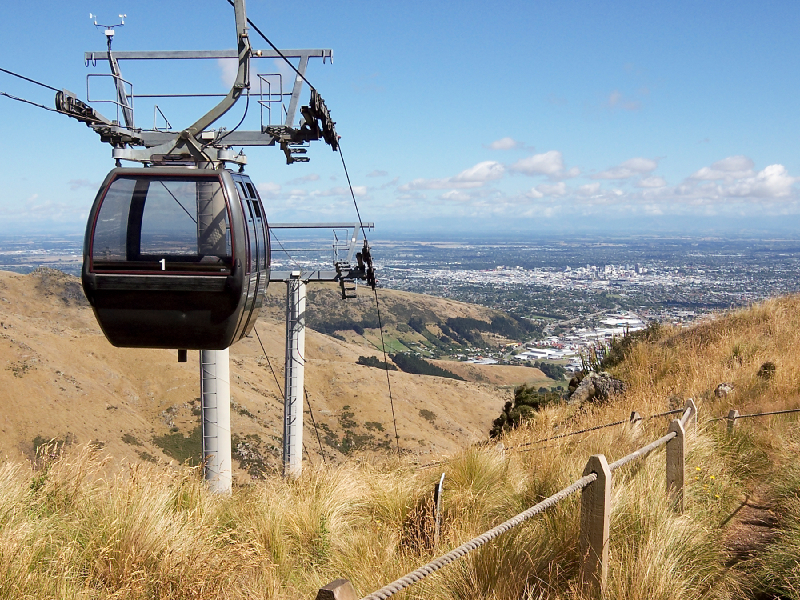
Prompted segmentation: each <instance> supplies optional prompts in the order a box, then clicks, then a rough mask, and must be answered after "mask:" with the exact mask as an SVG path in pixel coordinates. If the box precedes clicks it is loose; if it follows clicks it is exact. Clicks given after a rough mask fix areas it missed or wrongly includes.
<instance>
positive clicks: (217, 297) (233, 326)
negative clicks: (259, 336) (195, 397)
mask: <svg viewBox="0 0 800 600" xmlns="http://www.w3.org/2000/svg"><path fill="white" fill-rule="evenodd" d="M269 257H270V252H269V235H268V226H267V220H266V216H265V214H264V208H263V206H262V204H261V199H260V198H259V196H258V192H257V191H256V188H255V186H254V185H253V183H252V182H251V181H250V178H249V177H247V176H246V175H243V174H240V173H233V172H231V171H228V170H225V169H201V168H193V167H148V168H127V169H126V168H118V169H114V170H113V171H111V173H109V174H108V176H107V177H106V179H105V181H104V182H103V185H102V187H101V188H100V191H99V192H98V193H97V197H96V198H95V201H94V205H93V206H92V210H91V212H90V213H89V220H88V223H87V225H86V237H85V240H84V248H83V276H82V282H83V289H84V292H85V293H86V297H87V298H88V299H89V302H90V303H91V305H92V308H93V309H94V313H95V316H96V317H97V321H98V323H99V324H100V327H101V328H102V330H103V333H105V335H106V337H107V338H108V340H109V341H110V342H111V343H112V344H113V345H114V346H119V347H125V348H177V349H190V350H192V349H193V350H222V349H224V348H227V347H229V346H230V345H231V344H233V343H234V342H236V341H238V340H240V339H241V338H242V337H244V336H245V335H247V334H248V333H249V332H250V331H251V330H252V328H253V326H254V324H255V321H256V318H257V317H258V313H259V309H260V307H261V306H262V302H263V299H264V295H265V292H266V288H267V284H268V282H269Z"/></svg>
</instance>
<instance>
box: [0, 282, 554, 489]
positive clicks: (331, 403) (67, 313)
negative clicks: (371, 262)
mask: <svg viewBox="0 0 800 600" xmlns="http://www.w3.org/2000/svg"><path fill="white" fill-rule="evenodd" d="M274 287H275V288H276V289H275V290H273V296H274V298H282V296H281V295H280V294H279V292H280V289H279V286H274ZM312 287H313V286H312ZM336 294H337V292H336V290H335V289H330V290H326V291H324V293H323V291H320V292H319V293H317V294H316V295H315V297H317V298H320V299H321V302H322V304H321V305H322V306H323V307H328V306H330V307H331V308H330V310H333V307H336V309H337V310H340V311H350V310H355V311H358V310H360V308H359V307H369V306H371V305H370V304H369V301H372V302H373V305H374V300H373V299H371V298H370V297H369V296H365V297H363V298H360V299H359V300H358V301H356V302H355V303H345V302H342V300H341V299H340V298H339V297H338V296H337V295H336ZM381 297H382V298H384V299H385V305H386V308H385V313H386V316H387V319H397V318H398V317H397V315H395V314H394V312H392V311H394V310H396V311H398V313H399V314H401V315H405V314H415V313H416V312H423V313H424V314H429V313H430V314H432V315H439V317H440V318H447V316H463V315H467V316H473V317H475V316H480V315H482V314H483V312H482V311H485V309H482V308H480V307H475V306H470V305H467V304H463V303H454V302H449V301H447V300H441V299H437V298H429V297H425V296H419V295H415V294H406V293H397V294H394V293H393V292H391V291H385V290H384V291H381ZM276 301H277V300H276ZM273 312H275V311H273ZM268 313H269V311H268ZM342 314H344V312H343V313H342ZM270 315H271V313H269V314H267V315H266V316H265V317H264V318H261V319H259V322H258V325H257V330H258V332H259V335H260V338H261V341H262V342H263V343H264V346H265V348H266V351H267V355H268V356H269V364H271V365H272V367H273V368H274V369H275V373H276V376H277V380H278V383H277V384H276V382H275V380H274V378H273V376H272V373H271V372H270V370H269V365H268V362H267V361H266V360H265V359H264V355H263V352H262V349H261V346H260V344H259V340H258V339H256V338H255V337H253V338H249V339H246V340H243V341H241V342H239V343H237V344H236V345H234V347H233V348H232V349H231V376H232V384H233V385H232V396H233V400H234V402H235V403H236V404H235V405H234V409H235V410H234V411H233V412H232V417H231V418H232V430H233V432H234V433H235V434H236V435H238V436H239V437H240V438H241V439H243V440H245V442H246V443H247V445H248V446H249V447H250V448H251V449H254V450H255V451H256V452H258V453H260V455H261V456H262V457H263V460H260V461H255V465H254V466H255V467H256V468H266V469H267V470H269V469H277V467H278V463H279V460H280V447H281V441H280V440H281V422H282V411H283V400H282V398H281V389H282V386H283V358H284V335H285V333H284V332H285V325H284V323H283V319H284V318H285V317H284V314H283V312H282V311H277V312H275V315H273V316H270ZM351 333H353V336H354V337H353V340H352V341H351V342H342V341H340V340H336V339H333V338H331V337H329V336H325V335H321V334H319V333H317V332H314V331H311V330H308V331H307V336H306V348H307V356H306V358H307V368H306V389H307V391H308V396H309V400H310V402H311V405H312V407H313V410H314V417H315V418H316V420H317V423H318V424H319V425H320V427H322V428H323V431H321V435H320V437H321V439H322V444H323V450H322V453H323V454H324V456H325V459H326V460H328V461H331V460H333V461H337V460H342V459H344V454H343V450H350V451H351V454H352V453H355V454H362V453H376V454H379V455H383V454H385V453H386V448H385V446H386V445H387V444H388V443H390V442H392V443H393V441H394V438H393V434H394V431H393V425H392V418H391V409H390V405H389V398H388V393H387V385H386V375H385V373H384V372H382V371H380V370H378V369H373V368H369V367H364V366H360V365H357V364H356V360H357V359H358V356H359V355H362V354H366V355H373V356H379V354H378V352H377V351H376V350H375V349H374V348H372V347H371V346H370V344H369V343H368V342H367V341H366V340H365V339H364V338H360V339H357V336H355V334H354V332H351ZM189 355H190V356H189V361H188V362H187V363H177V362H176V357H175V352H174V351H169V350H130V349H120V348H114V347H112V346H111V345H110V344H109V343H108V342H107V341H106V340H105V338H104V337H103V335H102V334H101V332H100V331H99V328H98V326H97V324H96V323H95V320H94V317H93V315H92V311H91V309H90V308H89V307H88V305H86V302H85V300H84V299H83V294H82V292H81V290H80V283H79V280H78V279H76V278H74V277H70V276H67V275H64V274H62V273H59V272H57V271H49V272H43V273H34V274H31V275H18V274H14V273H5V272H0V388H2V389H3V393H2V394H0V410H1V411H2V413H3V415H4V416H3V421H2V425H0V428H1V429H2V431H1V432H0V433H2V435H0V457H7V458H9V459H12V460H19V459H23V458H24V457H28V458H30V457H31V456H32V453H33V449H34V439H37V438H39V439H45V440H46V439H50V438H57V439H61V440H65V439H69V440H70V441H72V442H73V445H74V446H80V445H82V444H85V443H87V442H90V441H94V442H97V443H98V445H102V446H103V451H104V452H107V453H109V454H110V455H112V456H113V457H114V458H115V460H114V461H113V462H112V463H111V464H112V465H117V464H121V463H122V462H134V463H136V462H141V461H142V460H156V461H159V462H160V463H162V464H166V463H169V461H170V460H173V462H174V461H175V460H177V461H178V462H180V461H181V460H182V458H183V457H184V456H187V455H188V454H187V453H191V452H193V453H194V455H195V456H199V454H200V449H199V446H197V444H196V443H194V445H192V444H193V440H194V441H196V437H197V436H196V435H195V436H194V437H193V434H194V433H195V431H196V428H197V427H198V424H199V417H198V415H197V411H198V404H197V402H196V400H195V399H196V398H197V397H198V396H199V389H198V388H199V384H198V370H197V369H198V367H197V360H198V359H197V353H196V352H190V353H189ZM380 357H381V359H382V355H380ZM479 375H480V373H479V372H478V373H476V376H475V377H474V378H472V380H471V381H467V382H455V381H451V382H447V383H441V382H439V381H438V378H432V377H424V376H416V375H408V374H406V373H399V372H392V374H391V379H392V390H393V392H394V400H395V410H396V414H397V419H398V432H399V435H400V438H401V439H400V443H401V446H402V448H403V449H404V450H406V451H408V452H412V453H414V454H416V455H418V456H419V459H420V460H422V461H423V462H427V461H429V460H433V459H434V458H439V457H440V456H442V455H444V454H450V453H453V452H457V451H458V450H459V449H460V448H463V447H464V446H465V445H468V444H470V443H472V442H475V441H478V440H481V439H483V438H484V437H485V435H486V432H487V431H488V429H489V428H490V426H491V422H492V419H494V418H495V417H496V416H497V413H498V411H499V410H500V407H501V406H502V405H503V402H504V401H505V398H506V396H507V395H508V394H509V393H510V392H509V391H508V390H499V391H498V386H508V385H509V384H515V383H521V382H522V381H525V380H526V379H536V378H537V377H540V376H541V372H540V371H538V370H537V369H527V368H520V369H518V370H517V371H515V372H513V373H508V374H506V375H504V376H501V377H499V378H493V379H492V380H491V381H488V378H486V377H483V378H482V377H479ZM346 407H347V408H346ZM305 408H306V410H307V407H305ZM454 408H455V409H457V410H458V413H459V419H458V421H457V422H456V421H454V420H452V419H449V418H448V417H447V415H448V414H449V413H450V412H451V411H453V409H454ZM422 410H427V411H431V412H432V413H434V414H435V415H437V418H435V419H434V420H433V421H431V420H430V419H426V418H424V417H422V416H420V411H422ZM425 414H428V413H425ZM348 415H352V416H349V417H348ZM345 424H346V425H347V427H345ZM171 429H177V431H171ZM248 436H249V437H248ZM156 441H159V442H160V444H161V447H160V446H159V444H157V443H155V442H156ZM305 445H306V448H307V451H308V453H309V454H310V460H311V462H313V463H318V462H321V456H320V454H321V453H320V450H319V445H318V443H317V438H316V436H315V434H314V430H313V428H312V423H311V419H310V418H309V416H308V413H307V412H306V417H305ZM354 448H355V449H354ZM163 450H170V451H171V454H170V455H168V454H165V452H164V451H163ZM234 464H235V465H236V466H238V463H237V462H236V461H235V462H234ZM238 475H239V476H240V477H241V478H243V479H245V480H246V479H249V476H248V474H247V473H246V472H245V471H244V470H238Z"/></svg>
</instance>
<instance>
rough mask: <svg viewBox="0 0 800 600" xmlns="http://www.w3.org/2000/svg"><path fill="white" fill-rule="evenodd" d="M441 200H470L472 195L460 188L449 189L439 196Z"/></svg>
mask: <svg viewBox="0 0 800 600" xmlns="http://www.w3.org/2000/svg"><path fill="white" fill-rule="evenodd" d="M439 198H441V199H442V200H454V201H456V202H467V201H469V200H472V196H470V195H469V194H467V193H466V192H462V191H461V190H450V191H449V192H445V193H444V194H442V195H441V196H439Z"/></svg>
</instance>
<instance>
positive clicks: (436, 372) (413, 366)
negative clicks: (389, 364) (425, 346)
mask: <svg viewBox="0 0 800 600" xmlns="http://www.w3.org/2000/svg"><path fill="white" fill-rule="evenodd" d="M390 357H391V359H392V360H393V361H394V364H396V365H397V366H398V367H399V368H400V370H401V371H404V372H406V373H411V374H413V375H432V376H433V377H447V378H449V379H458V380H459V381H464V378H463V377H460V376H458V375H456V374H455V373H452V372H451V371H448V370H447V369H443V368H441V367H437V366H436V365H432V364H431V363H429V362H428V361H427V360H425V359H424V358H420V357H418V356H414V355H413V354H405V353H402V352H398V353H397V354H392V355H390Z"/></svg>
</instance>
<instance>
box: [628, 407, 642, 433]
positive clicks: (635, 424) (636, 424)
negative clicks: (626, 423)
mask: <svg viewBox="0 0 800 600" xmlns="http://www.w3.org/2000/svg"><path fill="white" fill-rule="evenodd" d="M642 420H643V419H642V415H640V414H639V413H638V412H636V411H635V410H634V411H633V412H632V413H631V418H630V423H631V428H632V429H633V430H634V431H639V429H641V425H642Z"/></svg>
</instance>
